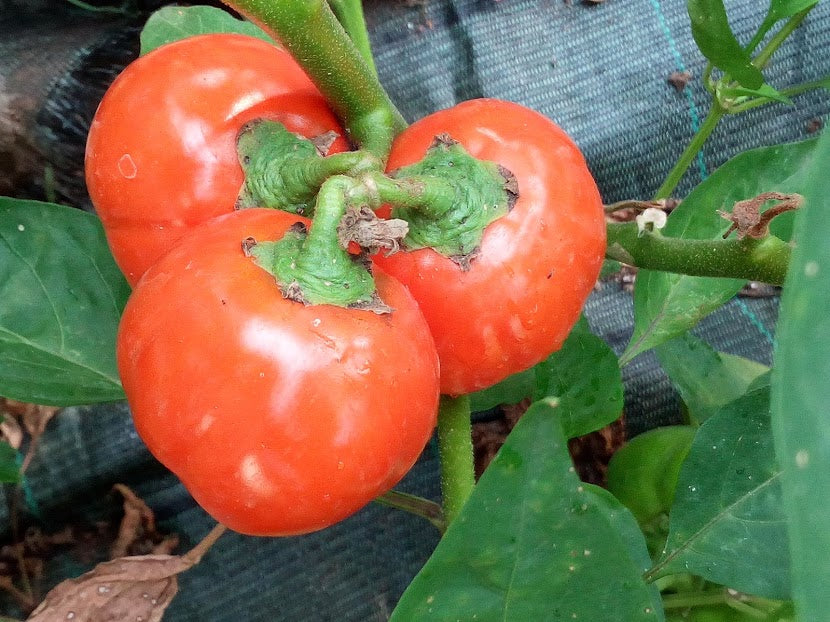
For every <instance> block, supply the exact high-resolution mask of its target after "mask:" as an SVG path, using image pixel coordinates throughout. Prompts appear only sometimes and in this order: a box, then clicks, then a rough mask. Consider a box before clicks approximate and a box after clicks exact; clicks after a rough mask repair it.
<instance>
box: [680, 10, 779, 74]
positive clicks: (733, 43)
mask: <svg viewBox="0 0 830 622" xmlns="http://www.w3.org/2000/svg"><path fill="white" fill-rule="evenodd" d="M686 8H687V9H688V11H689V19H690V20H691V22H692V36H693V37H694V39H695V43H697V46H698V48H700V51H701V53H702V54H703V55H704V56H705V57H706V58H707V59H708V60H709V62H711V63H712V64H713V65H714V66H715V67H717V68H718V69H721V70H722V71H723V72H724V73H727V74H729V76H730V77H731V78H732V79H734V80H737V82H738V83H739V84H740V85H741V86H743V87H746V88H748V89H757V88H760V86H761V85H762V84H763V83H764V76H763V75H762V74H761V71H760V70H759V69H758V68H757V67H756V66H755V65H753V64H752V59H751V58H750V57H749V54H747V53H746V51H745V50H744V48H743V47H742V46H741V44H740V43H739V42H738V40H737V39H736V38H735V35H734V34H733V33H732V28H730V26H729V20H728V19H727V16H726V9H725V8H724V6H723V0H687V2H686Z"/></svg>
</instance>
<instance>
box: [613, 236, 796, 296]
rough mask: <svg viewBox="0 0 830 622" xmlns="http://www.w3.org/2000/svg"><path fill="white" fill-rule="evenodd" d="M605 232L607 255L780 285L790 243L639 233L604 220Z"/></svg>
mask: <svg viewBox="0 0 830 622" xmlns="http://www.w3.org/2000/svg"><path fill="white" fill-rule="evenodd" d="M607 231H608V249H607V251H606V257H608V258H610V259H616V260H617V261H621V262H623V263H627V264H630V265H633V266H637V267H638V268H646V269H649V270H663V271H666V272H676V273H679V274H688V275H690V276H713V277H731V278H738V279H741V278H743V279H749V280H752V281H762V282H765V283H771V284H773V285H781V284H782V283H783V282H784V278H785V277H786V275H787V266H788V265H789V261H790V254H791V249H790V246H789V244H787V243H786V242H783V241H782V240H780V239H778V238H776V237H774V236H767V237H765V238H763V239H760V240H756V239H753V238H750V237H746V238H744V239H742V240H739V239H737V238H730V239H727V240H685V239H680V238H668V237H664V236H663V235H661V234H659V233H651V232H644V233H642V235H640V232H639V230H638V227H637V224H636V223H609V224H608V226H607Z"/></svg>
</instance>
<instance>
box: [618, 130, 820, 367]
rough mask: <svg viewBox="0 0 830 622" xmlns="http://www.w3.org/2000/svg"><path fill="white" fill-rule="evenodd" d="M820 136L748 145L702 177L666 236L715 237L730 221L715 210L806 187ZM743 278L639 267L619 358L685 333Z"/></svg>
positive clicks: (787, 218) (776, 227)
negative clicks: (628, 331) (629, 327)
mask: <svg viewBox="0 0 830 622" xmlns="http://www.w3.org/2000/svg"><path fill="white" fill-rule="evenodd" d="M815 146H816V139H811V140H807V141H804V142H799V143H789V144H784V145H776V146H774V147H761V148H760V149H753V150H750V151H746V152H744V153H742V154H740V155H738V156H736V157H734V158H732V159H731V160H729V161H728V162H726V163H725V164H723V165H722V166H721V167H720V168H718V169H717V170H716V171H715V172H714V173H713V174H712V175H711V176H710V177H708V178H707V179H706V180H705V181H703V182H701V183H700V184H699V185H698V186H697V187H696V188H695V189H694V190H692V192H690V193H689V196H688V197H686V199H684V200H683V202H682V203H681V204H680V205H679V206H678V207H677V208H675V210H674V211H673V212H672V213H671V215H670V216H669V219H668V223H667V224H666V227H665V229H664V230H663V233H664V235H666V236H668V237H679V238H687V239H705V240H712V239H717V238H719V237H721V236H722V235H723V233H724V231H726V229H727V227H728V222H727V221H726V220H724V219H723V218H721V216H719V215H718V213H717V210H719V209H720V210H724V211H731V210H732V206H733V205H734V203H735V202H737V201H741V200H744V199H748V198H751V197H754V196H757V195H759V194H761V193H762V192H767V191H773V190H776V191H779V192H802V191H803V189H804V186H805V184H806V182H807V178H808V177H807V173H808V172H809V169H810V166H811V165H812V161H813V158H814V152H815ZM792 218H793V215H792V213H790V214H784V215H782V216H780V217H778V218H776V219H775V220H773V222H772V231H773V233H774V234H775V235H778V236H779V237H781V236H785V237H784V239H786V236H787V235H788V229H789V228H790V226H791V222H792ZM743 284H744V281H743V280H740V279H721V278H705V277H693V276H686V275H681V274H673V273H668V272H656V271H653V270H640V272H639V274H638V275H637V284H636V285H635V287H634V334H633V335H632V337H631V342H630V343H629V344H628V347H627V348H626V350H625V352H624V353H623V354H622V356H621V357H620V363H621V364H623V365H624V364H626V363H628V362H629V361H630V360H631V359H632V358H634V357H635V356H637V355H638V354H640V353H641V352H645V351H646V350H649V349H650V348H653V347H655V346H657V345H659V344H661V343H663V342H665V341H668V340H669V339H672V338H674V337H677V336H678V335H682V334H683V333H685V332H686V331H687V330H689V329H690V328H692V327H693V326H695V325H696V324H697V323H698V322H699V321H700V320H701V319H703V318H704V317H705V316H706V315H708V314H709V313H711V312H712V311H714V310H715V309H717V308H718V307H720V306H721V305H723V304H724V303H725V302H727V301H728V300H729V299H730V298H732V296H734V295H735V294H736V293H737V292H738V291H740V289H741V287H742V286H743Z"/></svg>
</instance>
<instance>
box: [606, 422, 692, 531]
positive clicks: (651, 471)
mask: <svg viewBox="0 0 830 622" xmlns="http://www.w3.org/2000/svg"><path fill="white" fill-rule="evenodd" d="M696 432H697V429H696V428H694V427H692V426H687V425H673V426H666V427H662V428H654V429H653V430H648V431H647V432H643V433H642V434H639V435H637V436H635V437H634V438H633V439H631V440H630V441H629V442H628V443H626V444H625V445H623V446H622V447H621V448H620V449H619V450H617V451H616V452H615V453H614V455H613V456H612V457H611V462H609V464H608V490H610V491H611V492H612V493H613V494H614V496H615V497H616V498H617V499H619V500H620V502H621V503H622V504H623V505H625V507H627V508H628V509H629V510H631V513H632V514H634V517H635V518H636V519H637V520H638V521H639V522H640V523H647V522H649V521H651V520H652V519H654V518H655V517H657V516H658V515H660V514H662V513H664V512H665V513H668V511H669V509H670V508H671V505H672V502H673V500H674V491H675V488H676V487H677V478H678V475H679V473H680V466H681V465H682V464H683V461H684V460H685V459H686V455H687V454H688V453H689V448H690V447H691V445H692V440H693V439H694V437H695V434H696Z"/></svg>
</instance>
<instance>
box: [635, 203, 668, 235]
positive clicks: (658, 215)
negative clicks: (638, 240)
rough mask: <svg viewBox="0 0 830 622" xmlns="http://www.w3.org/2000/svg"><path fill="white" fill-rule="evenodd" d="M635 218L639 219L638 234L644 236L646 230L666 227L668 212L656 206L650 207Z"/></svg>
mask: <svg viewBox="0 0 830 622" xmlns="http://www.w3.org/2000/svg"><path fill="white" fill-rule="evenodd" d="M635 220H636V221H637V231H638V234H637V235H639V236H642V235H643V234H644V233H645V232H646V231H653V230H654V229H662V228H663V227H665V226H666V212H664V211H663V210H661V209H658V208H656V207H649V208H648V209H646V210H643V212H642V213H640V214H638V215H637V217H636V218H635Z"/></svg>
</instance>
